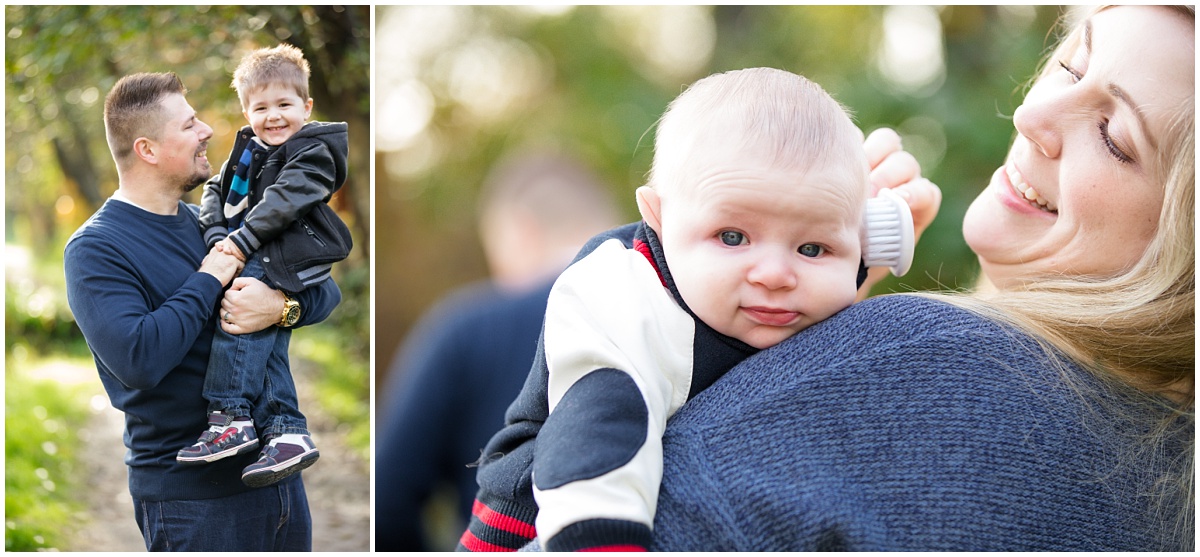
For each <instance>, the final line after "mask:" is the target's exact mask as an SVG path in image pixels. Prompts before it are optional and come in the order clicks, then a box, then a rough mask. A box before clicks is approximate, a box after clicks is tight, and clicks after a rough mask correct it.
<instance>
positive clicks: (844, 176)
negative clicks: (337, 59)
mask: <svg viewBox="0 0 1200 557" xmlns="http://www.w3.org/2000/svg"><path fill="white" fill-rule="evenodd" d="M867 195H868V181H867V162H866V158H865V155H864V153H863V150H862V136H861V134H860V133H859V132H858V130H857V129H856V128H855V126H854V125H853V123H852V122H851V121H850V119H849V118H848V117H847V115H846V114H845V112H844V111H843V109H842V107H841V106H840V105H838V103H837V102H836V101H834V100H833V99H832V98H831V97H830V96H829V95H828V94H826V93H825V92H824V91H823V90H821V89H820V87H818V86H816V85H815V84H813V83H812V82H810V81H808V80H806V79H804V78H802V77H800V76H797V75H795V74H791V73H788V72H784V71H780V70H772V69H766V68H756V69H747V70H740V71H734V72H729V73H724V74H717V75H713V76H710V77H708V78H705V79H702V80H700V81H698V82H696V83H695V84H693V85H692V86H691V87H690V88H689V89H688V90H687V91H685V92H684V93H683V94H681V95H680V96H679V97H678V98H676V99H675V101H673V102H672V103H671V105H670V107H669V108H668V110H667V112H666V113H665V114H664V115H663V117H662V119H661V121H660V122H659V131H658V136H657V138H656V140H655V153H654V162H653V167H652V169H651V174H650V180H649V184H648V185H647V186H645V187H642V188H639V189H638V190H637V192H636V197H637V203H638V209H639V210H640V212H641V215H642V219H643V220H642V222H641V223H638V224H633V225H627V226H625V227H622V228H619V229H616V230H614V231H610V232H608V233H606V234H604V235H601V236H599V237H597V238H595V239H593V240H592V241H591V242H590V243H589V244H588V246H586V247H585V248H584V250H583V252H582V253H581V255H580V256H579V258H577V259H576V261H575V263H573V264H572V265H571V267H570V268H568V269H567V270H566V271H565V272H564V273H563V274H562V275H561V276H560V277H559V279H558V281H557V283H556V284H555V286H554V288H553V290H552V291H551V294H550V298H549V302H548V305H547V309H546V318H545V323H544V325H543V329H542V338H541V342H540V344H539V347H538V358H537V360H536V361H535V363H534V366H533V369H532V370H531V372H530V377H529V379H528V380H527V382H526V384H525V388H524V390H523V391H522V392H521V394H520V395H519V397H518V398H517V400H516V401H514V402H513V404H512V405H511V406H510V407H509V410H508V414H507V416H506V426H505V428H504V429H502V430H501V431H500V432H499V433H497V434H496V435H495V436H494V437H493V438H492V440H491V441H490V442H489V444H488V446H487V447H486V448H485V449H484V452H483V455H482V457H481V458H480V465H479V467H480V469H479V473H478V480H479V485H480V489H479V494H478V497H477V501H476V504H475V509H474V513H473V516H472V519H471V524H470V525H469V527H468V529H467V531H466V532H465V533H464V534H463V536H462V538H461V540H460V547H459V549H468V550H506V549H508V550H511V549H516V548H519V547H522V546H523V545H524V544H526V543H527V542H529V541H531V540H532V539H534V538H535V537H536V538H537V539H538V541H539V543H540V544H541V546H542V548H543V549H545V550H548V551H577V550H598V549H599V550H644V549H646V548H647V547H648V546H649V544H650V541H651V525H652V524H653V520H654V510H655V504H656V502H657V498H658V487H659V483H660V480H661V476H662V440H661V436H662V433H663V430H664V428H665V425H666V420H667V418H668V417H669V416H670V415H672V414H673V413H674V412H675V411H676V410H677V409H678V408H679V407H680V406H681V405H682V404H683V403H684V402H686V401H687V400H689V399H690V398H691V397H693V396H695V395H696V394H697V393H699V392H700V391H701V390H703V389H705V388H706V387H708V386H709V385H711V384H712V383H713V382H714V381H716V380H717V379H718V378H719V377H720V376H721V375H723V374H724V373H725V372H726V371H728V370H729V369H730V368H731V367H733V366H734V365H735V364H737V363H738V362H740V361H741V360H743V359H745V358H746V357H748V356H750V355H752V354H754V353H755V352H757V351H758V350H760V349H763V348H766V347H769V346H772V345H774V344H776V343H778V342H780V341H782V340H784V339H786V338H788V337H790V336H792V335H794V334H795V333H797V332H799V331H801V330H803V329H804V328H806V327H808V326H810V325H812V324H813V323H816V322H819V321H821V320H823V319H825V318H827V317H829V316H831V315H833V314H834V313H837V312H838V311H841V310H842V309H844V308H846V307H847V306H849V305H850V304H852V303H853V302H854V300H855V296H856V293H857V289H858V287H859V286H860V285H861V284H862V281H863V279H864V278H865V276H866V266H877V265H890V266H893V272H894V273H897V274H902V273H903V272H904V271H906V270H907V265H908V262H909V261H911V253H912V251H911V250H912V244H911V229H912V225H911V220H909V221H908V222H907V224H906V223H904V221H903V215H907V206H904V205H903V202H899V201H898V198H897V199H896V201H898V203H899V205H892V204H890V203H891V202H890V201H889V200H887V199H884V200H882V203H883V207H884V208H885V209H886V208H887V207H894V208H895V209H896V210H897V211H899V210H901V209H902V210H903V211H904V213H902V214H901V213H898V212H896V213H892V214H891V215H890V216H889V217H888V218H889V219H891V222H890V226H891V232H890V233H888V234H890V235H891V236H893V238H891V240H892V241H894V245H892V246H890V247H892V248H894V249H891V250H890V251H891V253H890V255H889V258H890V260H875V258H874V257H873V256H872V255H869V254H868V252H872V253H873V252H876V251H878V250H877V248H878V247H882V246H878V245H876V246H864V245H863V244H864V242H863V241H862V240H861V236H860V231H861V230H862V227H863V215H864V206H865V205H866V202H867V199H866V197H867ZM872 202H873V203H874V202H875V200H872ZM884 212H885V213H886V211H884ZM874 213H875V211H874V208H873V209H872V210H869V211H867V214H868V215H873V214H874ZM873 218H874V217H872V216H868V220H872V219H873ZM909 218H910V219H911V216H910V217H909ZM884 220H887V219H884ZM868 224H869V225H870V226H868V228H871V227H872V226H875V223H868ZM905 225H906V226H907V227H908V231H909V232H908V234H909V236H910V241H909V242H908V244H907V245H903V244H902V242H900V241H899V238H900V236H901V231H902V230H903V227H904V226H905ZM868 234H869V235H870V236H871V237H872V238H875V234H876V231H874V230H868ZM874 241H875V242H876V244H878V243H880V241H884V242H885V243H886V241H885V240H883V239H882V238H876V239H875V240H874ZM906 258H907V259H906ZM885 259H887V258H885ZM764 379H769V378H764ZM535 439H536V443H535V442H534V441H535ZM748 457H749V458H753V457H752V456H749V455H748Z"/></svg>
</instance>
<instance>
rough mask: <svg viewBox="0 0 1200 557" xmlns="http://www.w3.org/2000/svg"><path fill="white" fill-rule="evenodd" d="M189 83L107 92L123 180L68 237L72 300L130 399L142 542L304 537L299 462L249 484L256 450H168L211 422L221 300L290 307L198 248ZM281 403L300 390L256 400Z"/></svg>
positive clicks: (229, 260)
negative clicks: (203, 457)
mask: <svg viewBox="0 0 1200 557" xmlns="http://www.w3.org/2000/svg"><path fill="white" fill-rule="evenodd" d="M186 92H187V91H186V89H185V88H184V87H183V84H182V82H180V80H179V77H178V76H176V75H175V74H173V73H160V74H135V75H130V76H127V77H124V78H122V79H121V80H120V81H118V82H117V84H116V85H114V86H113V89H112V91H110V92H109V94H108V96H107V97H106V98H105V103H104V124H105V132H106V135H107V138H108V145H109V150H110V151H111V152H112V155H113V159H114V161H115V162H116V165H117V176H118V181H119V185H118V189H117V191H116V193H114V194H113V196H112V198H110V199H109V200H108V201H107V202H106V203H105V204H104V205H103V206H102V207H101V208H100V210H98V211H97V212H96V213H95V214H94V215H92V217H91V218H90V219H89V220H88V222H87V223H85V224H84V225H83V226H82V227H80V229H79V230H78V231H76V232H75V234H74V235H73V236H72V237H71V239H70V240H69V241H68V242H67V247H66V250H65V256H64V260H65V264H64V266H65V272H66V278H67V300H68V302H69V303H70V306H71V311H72V312H73V313H74V315H75V320H76V322H77V323H78V324H79V328H80V330H82V331H83V335H84V338H86V339H87V342H88V346H89V347H90V348H91V350H92V354H93V356H94V357H95V360H96V367H97V369H98V371H99V373H100V379H101V382H102V383H103V384H104V388H105V390H106V391H107V393H108V396H109V399H110V400H111V401H112V404H113V406H114V407H116V408H117V409H119V410H121V411H122V412H124V413H125V435H124V438H125V446H126V447H127V448H128V452H127V453H126V457H125V463H126V464H127V465H128V466H129V490H130V493H131V495H132V496H133V503H134V513H135V516H136V519H137V522H138V525H139V527H140V528H141V529H142V536H143V537H144V538H145V542H146V548H147V549H148V550H151V551H157V550H173V551H235V550H236V551H307V550H310V549H311V545H312V527H311V518H310V516H309V511H308V501H307V499H306V497H305V493H304V484H303V481H302V480H301V479H300V476H295V477H293V478H291V479H289V480H288V481H284V482H280V483H279V484H276V485H273V486H270V487H269V488H262V489H250V488H249V487H247V486H246V485H244V484H243V483H242V481H241V470H242V468H244V467H245V466H246V465H247V464H250V463H251V461H253V460H254V458H255V455H254V454H253V453H251V454H248V455H245V456H243V457H241V458H228V459H225V460H222V461H220V462H216V463H213V464H212V465H210V466H199V467H187V466H180V465H179V463H178V462H177V461H176V459H175V456H176V453H178V451H179V449H181V448H183V447H184V446H187V445H190V444H191V443H193V442H194V441H195V439H194V435H195V432H197V431H201V430H203V429H205V427H206V424H204V416H205V415H206V412H205V407H206V404H207V403H206V402H205V400H204V398H203V397H202V396H201V391H202V387H203V384H204V374H205V370H206V368H207V362H208V355H209V351H210V347H211V344H212V335H213V331H214V327H215V324H216V321H215V320H216V319H217V317H218V313H219V314H220V317H221V319H222V327H224V328H225V330H226V331H228V332H231V333H235V334H240V333H246V332H252V331H258V330H262V329H264V328H266V327H269V326H275V325H276V324H278V323H281V320H282V316H283V312H284V307H285V304H284V296H283V294H282V293H281V292H278V291H275V290H273V289H271V288H270V287H268V286H266V285H265V284H263V283H262V282H259V281H257V280H254V279H248V278H238V279H234V277H235V276H236V274H237V273H238V272H239V270H240V266H239V263H238V261H237V260H236V259H235V258H234V257H232V256H229V255H225V254H222V253H219V252H216V251H214V252H211V253H208V254H207V255H206V254H205V243H204V241H203V239H202V238H201V235H200V227H199V224H198V220H197V208H196V207H195V206H193V205H188V204H186V203H184V202H183V201H182V198H183V195H184V194H185V193H186V192H188V191H191V190H192V189H194V188H195V187H197V186H198V185H200V184H201V183H203V182H204V181H205V180H207V179H208V178H209V176H210V175H211V174H212V167H211V166H210V165H209V163H208V159H207V157H206V150H207V147H208V140H209V139H210V138H211V137H212V128H210V127H209V126H208V125H206V124H205V123H204V122H202V121H200V120H199V119H198V118H197V117H196V113H195V111H194V110H193V109H192V107H191V106H189V105H188V103H187V100H186V98H185V94H186ZM231 281H232V284H230V283H231ZM226 285H229V291H228V293H227V294H226V295H225V296H224V298H222V290H223V289H224V287H225V286H226ZM296 299H297V300H298V301H299V302H300V307H301V308H302V311H301V320H300V322H299V323H297V325H304V324H311V323H316V322H319V321H321V320H323V319H324V318H325V317H327V316H328V315H329V313H330V312H331V311H332V310H333V308H334V307H336V306H337V303H338V302H339V301H340V299H341V292H340V291H339V290H338V288H337V286H336V285H335V284H333V282H332V281H326V282H325V283H324V284H322V285H320V286H319V287H315V288H310V289H309V290H307V291H305V292H303V293H301V294H299V295H298V296H297V297H296ZM218 302H219V303H220V307H219V311H218ZM280 337H282V338H284V339H285V340H283V342H287V341H286V338H287V337H288V335H280ZM283 353H285V354H286V351H284V352H283ZM269 365H282V366H287V365H288V362H287V361H286V358H284V359H283V361H272V362H271V363H270V364H269ZM280 403H284V404H286V403H291V404H294V401H261V403H260V404H256V408H261V409H262V410H263V411H264V412H266V411H269V407H270V406H271V405H274V404H280ZM247 459H248V460H247Z"/></svg>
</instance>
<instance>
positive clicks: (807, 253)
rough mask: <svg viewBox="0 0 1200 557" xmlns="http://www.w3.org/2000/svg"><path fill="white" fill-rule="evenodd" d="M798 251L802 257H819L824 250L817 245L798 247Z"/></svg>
mask: <svg viewBox="0 0 1200 557" xmlns="http://www.w3.org/2000/svg"><path fill="white" fill-rule="evenodd" d="M799 251H800V255H803V256H804V257H819V256H820V255H821V254H822V253H825V248H823V247H821V246H818V245H817V244H804V245H803V246H800V250H799Z"/></svg>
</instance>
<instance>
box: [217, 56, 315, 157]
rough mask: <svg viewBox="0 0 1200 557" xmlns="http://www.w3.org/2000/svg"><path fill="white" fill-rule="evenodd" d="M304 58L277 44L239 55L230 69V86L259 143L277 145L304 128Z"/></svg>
mask: <svg viewBox="0 0 1200 557" xmlns="http://www.w3.org/2000/svg"><path fill="white" fill-rule="evenodd" d="M308 76H309V69H308V61H307V60H305V59H304V54H303V53H302V52H300V49H298V48H296V47H294V46H292V45H289V44H281V45H279V46H277V47H274V48H260V49H258V50H255V51H253V52H251V53H249V54H247V55H246V56H245V57H243V58H242V62H241V63H240V64H238V67H237V69H236V70H234V72H233V84H232V85H233V88H234V89H236V90H237V93H238V99H239V100H240V101H241V103H242V115H244V116H245V117H246V120H248V121H249V122H250V128H251V129H253V130H254V134H255V135H256V136H258V138H259V139H260V140H262V141H263V143H266V144H267V145H279V144H281V143H283V142H284V141H287V140H288V138H290V137H291V136H292V135H293V134H295V133H296V132H298V131H300V128H302V127H304V123H305V121H307V120H308V116H309V115H310V114H312V99H311V98H309V96H308Z"/></svg>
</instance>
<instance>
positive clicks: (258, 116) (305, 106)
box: [242, 83, 312, 145]
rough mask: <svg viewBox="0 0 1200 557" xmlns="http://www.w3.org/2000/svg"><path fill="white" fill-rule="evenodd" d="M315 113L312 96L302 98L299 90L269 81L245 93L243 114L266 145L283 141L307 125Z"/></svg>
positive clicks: (278, 143)
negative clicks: (310, 115)
mask: <svg viewBox="0 0 1200 557" xmlns="http://www.w3.org/2000/svg"><path fill="white" fill-rule="evenodd" d="M311 113H312V99H302V98H300V95H298V94H296V90H295V89H292V88H291V87H287V86H284V85H281V84H275V83H273V84H270V85H267V86H266V87H264V88H262V89H259V90H258V91H254V92H252V93H250V94H249V95H247V97H246V107H245V109H244V110H242V114H243V115H245V116H246V120H248V121H249V122H250V128H251V129H253V130H254V134H255V135H257V136H258V138H259V139H261V140H262V141H263V142H264V143H266V144H267V145H281V144H283V142H284V141H287V140H288V138H289V137H292V135H293V134H295V133H296V132H298V131H300V128H302V127H304V122H305V121H307V120H308V116H309V114H311Z"/></svg>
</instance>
